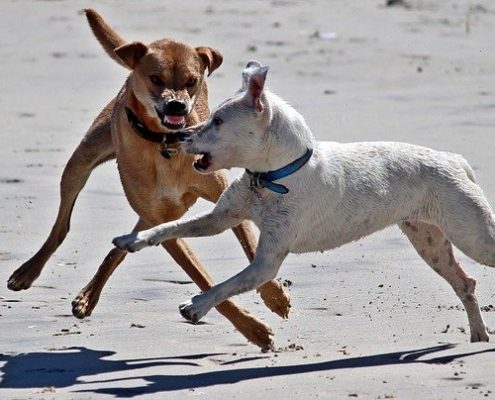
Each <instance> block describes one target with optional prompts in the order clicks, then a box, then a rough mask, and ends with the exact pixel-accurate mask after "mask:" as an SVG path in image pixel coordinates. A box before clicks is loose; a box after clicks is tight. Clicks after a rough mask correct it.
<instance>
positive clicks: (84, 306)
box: [72, 292, 98, 319]
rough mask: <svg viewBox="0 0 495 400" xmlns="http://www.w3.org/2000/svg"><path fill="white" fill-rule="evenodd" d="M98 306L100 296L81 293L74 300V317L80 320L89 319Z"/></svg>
mask: <svg viewBox="0 0 495 400" xmlns="http://www.w3.org/2000/svg"><path fill="white" fill-rule="evenodd" d="M96 304H98V296H93V295H91V293H83V292H81V293H79V294H78V295H77V297H76V298H75V299H74V300H72V315H74V317H76V318H79V319H83V318H85V317H89V316H90V315H91V313H92V312H93V309H94V308H95V307H96Z"/></svg>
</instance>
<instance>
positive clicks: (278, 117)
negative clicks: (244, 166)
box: [248, 90, 314, 172]
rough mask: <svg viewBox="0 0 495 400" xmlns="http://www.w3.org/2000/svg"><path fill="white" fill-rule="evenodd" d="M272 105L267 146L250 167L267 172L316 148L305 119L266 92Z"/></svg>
mask: <svg viewBox="0 0 495 400" xmlns="http://www.w3.org/2000/svg"><path fill="white" fill-rule="evenodd" d="M265 96H266V97H265V98H266V100H267V101H268V102H269V104H270V107H271V120H270V125H269V128H268V130H267V132H266V134H265V137H264V146H263V148H262V150H261V151H260V154H259V157H256V165H252V166H251V168H248V169H249V170H251V171H253V172H266V171H273V170H276V169H279V168H282V167H284V166H286V165H288V164H290V163H291V162H293V161H294V160H296V159H298V158H299V157H301V156H302V155H303V154H305V153H306V151H307V150H308V148H313V147H314V144H313V134H312V133H311V130H310V129H309V127H308V126H307V125H306V122H305V121H304V118H303V117H302V116H301V114H299V113H298V112H297V111H296V110H295V109H294V108H292V107H291V106H290V105H289V104H287V103H286V102H285V101H284V100H282V99H281V98H280V97H278V96H277V95H275V94H273V93H271V92H269V91H268V90H266V91H265Z"/></svg>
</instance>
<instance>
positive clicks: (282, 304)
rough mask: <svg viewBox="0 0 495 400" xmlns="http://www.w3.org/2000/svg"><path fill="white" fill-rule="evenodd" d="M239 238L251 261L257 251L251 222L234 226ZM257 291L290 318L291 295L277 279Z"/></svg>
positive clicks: (281, 315)
mask: <svg viewBox="0 0 495 400" xmlns="http://www.w3.org/2000/svg"><path fill="white" fill-rule="evenodd" d="M232 230H233V231H234V233H235V235H236V236H237V239H238V240H239V242H240V243H241V246H242V248H243V249H244V252H245V253H246V256H247V258H248V259H249V261H252V260H253V258H254V253H255V252H256V246H257V244H256V235H255V234H254V230H253V226H252V224H251V222H249V221H244V222H243V223H242V224H240V225H238V226H236V227H235V228H232ZM256 291H257V292H258V293H259V294H260V296H261V298H262V299H263V302H264V303H265V305H266V306H267V307H268V308H269V309H270V310H271V311H273V312H274V313H276V314H277V315H279V316H280V317H282V318H288V316H289V310H290V296H289V294H288V293H287V292H286V291H285V290H284V287H283V285H282V284H281V283H280V282H279V281H276V280H271V281H270V282H267V283H265V284H264V285H262V286H260V287H259V288H258V289H256Z"/></svg>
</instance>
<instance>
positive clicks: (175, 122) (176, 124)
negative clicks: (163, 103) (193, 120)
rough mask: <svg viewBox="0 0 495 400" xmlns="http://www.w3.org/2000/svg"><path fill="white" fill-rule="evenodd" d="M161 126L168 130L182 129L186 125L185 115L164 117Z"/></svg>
mask: <svg viewBox="0 0 495 400" xmlns="http://www.w3.org/2000/svg"><path fill="white" fill-rule="evenodd" d="M162 124H163V125H164V126H165V127H167V128H169V129H174V130H175V129H182V128H183V127H184V125H186V117H185V115H164V116H163V119H162Z"/></svg>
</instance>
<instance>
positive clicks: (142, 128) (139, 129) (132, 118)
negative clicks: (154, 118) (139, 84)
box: [125, 107, 179, 158]
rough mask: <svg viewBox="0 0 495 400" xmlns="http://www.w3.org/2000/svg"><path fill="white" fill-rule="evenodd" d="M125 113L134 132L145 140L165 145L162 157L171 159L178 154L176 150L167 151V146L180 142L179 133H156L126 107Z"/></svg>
mask: <svg viewBox="0 0 495 400" xmlns="http://www.w3.org/2000/svg"><path fill="white" fill-rule="evenodd" d="M125 113H126V114H127V119H128V120H129V123H130V124H131V126H132V128H133V129H134V132H136V133H137V134H138V136H140V137H141V138H143V139H144V140H147V141H148V142H153V143H160V144H163V148H162V150H161V151H160V153H161V155H162V156H163V157H165V158H170V157H171V156H172V155H174V154H175V153H176V151H177V150H175V149H167V145H169V144H175V143H178V142H179V133H178V132H174V133H165V132H154V131H152V130H150V129H148V128H147V127H146V125H144V123H143V122H142V121H141V120H140V119H139V118H138V117H137V115H136V114H134V113H133V112H132V110H131V109H130V108H127V107H125Z"/></svg>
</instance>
